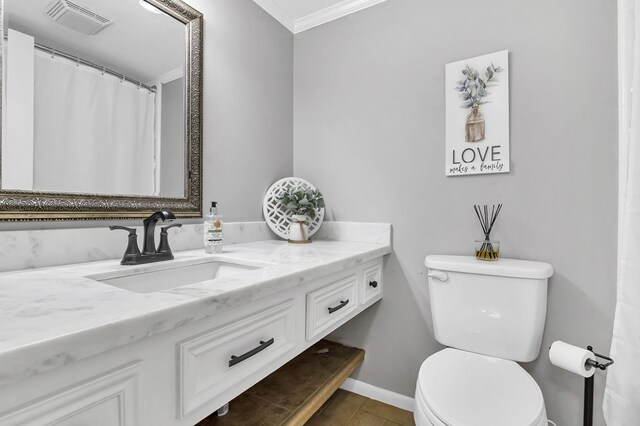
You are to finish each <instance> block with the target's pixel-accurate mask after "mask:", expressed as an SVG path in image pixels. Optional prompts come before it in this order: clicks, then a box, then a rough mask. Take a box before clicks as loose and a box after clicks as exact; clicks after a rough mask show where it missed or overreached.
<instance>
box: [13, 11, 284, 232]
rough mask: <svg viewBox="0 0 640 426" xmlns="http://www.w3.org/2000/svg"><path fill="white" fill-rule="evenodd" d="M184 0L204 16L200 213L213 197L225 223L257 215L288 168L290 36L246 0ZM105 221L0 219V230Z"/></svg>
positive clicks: (101, 223) (258, 217) (102, 224)
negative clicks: (201, 205) (1, 220)
mask: <svg viewBox="0 0 640 426" xmlns="http://www.w3.org/2000/svg"><path fill="white" fill-rule="evenodd" d="M186 1H187V3H189V4H190V5H192V6H193V7H195V8H196V9H198V10H199V11H200V12H202V13H203V15H204V70H203V71H204V74H203V75H204V92H203V103H204V114H203V121H204V123H203V124H204V131H203V144H204V161H203V166H204V176H203V203H204V206H205V211H208V206H209V205H210V201H211V200H216V201H218V202H219V203H220V204H219V205H220V212H221V214H222V215H224V217H225V220H227V221H234V222H240V221H250V220H262V198H263V197H264V194H265V192H266V191H267V189H268V187H269V185H271V183H273V182H274V181H276V180H278V179H280V178H282V177H285V176H291V174H292V169H293V159H292V158H293V87H292V80H293V35H292V34H291V33H290V32H289V31H288V30H286V29H285V28H284V27H283V26H282V25H280V24H279V23H278V22H277V21H275V20H274V19H273V18H272V17H271V16H270V15H268V14H267V13H266V12H265V11H264V10H262V9H261V8H260V7H259V6H258V5H256V4H255V3H254V2H253V1H252V0H186ZM138 222H139V221H137V220H136V221H123V222H122V223H123V224H133V223H136V224H137V223H138ZM183 222H184V223H189V222H192V223H193V222H199V221H198V220H183ZM112 223H114V221H108V224H112ZM105 226H107V222H104V221H97V222H88V221H87V222H83V221H72V222H64V223H63V222H31V223H29V222H25V223H0V231H2V230H17V229H55V228H58V229H59V228H88V227H105ZM61 244H62V245H64V244H65V241H61ZM69 244H73V243H72V242H69Z"/></svg>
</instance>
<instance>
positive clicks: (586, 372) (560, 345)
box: [549, 340, 596, 377]
mask: <svg viewBox="0 0 640 426" xmlns="http://www.w3.org/2000/svg"><path fill="white" fill-rule="evenodd" d="M549 359H550V360H551V364H553V365H555V366H556V367H560V368H563V369H565V370H567V371H571V372H572V373H575V374H579V375H581V376H582V377H591V376H593V373H595V371H596V369H595V368H594V367H592V366H590V365H587V360H588V359H596V357H595V355H594V354H593V352H591V351H588V350H586V349H582V348H579V347H577V346H573V345H570V344H568V343H565V342H562V341H560V340H556V341H555V342H553V343H552V344H551V348H550V349H549Z"/></svg>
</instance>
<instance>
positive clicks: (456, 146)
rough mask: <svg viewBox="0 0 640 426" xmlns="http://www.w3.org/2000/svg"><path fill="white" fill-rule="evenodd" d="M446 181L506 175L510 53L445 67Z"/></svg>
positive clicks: (494, 54) (492, 54) (485, 56)
mask: <svg viewBox="0 0 640 426" xmlns="http://www.w3.org/2000/svg"><path fill="white" fill-rule="evenodd" d="M445 75H446V86H447V87H446V140H447V142H446V143H447V148H446V153H447V158H446V174H447V176H464V175H475V174H488V173H508V172H509V52H508V51H507V50H504V51H501V52H496V53H490V54H488V55H483V56H477V57H475V58H471V59H465V60H463V61H458V62H453V63H450V64H447V65H446V67H445Z"/></svg>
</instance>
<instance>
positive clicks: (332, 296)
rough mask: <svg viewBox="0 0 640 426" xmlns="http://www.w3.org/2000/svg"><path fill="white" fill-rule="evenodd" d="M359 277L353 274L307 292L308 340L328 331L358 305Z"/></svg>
mask: <svg viewBox="0 0 640 426" xmlns="http://www.w3.org/2000/svg"><path fill="white" fill-rule="evenodd" d="M357 295H358V277H357V275H355V274H354V275H351V276H348V277H346V278H343V279H341V280H339V281H336V282H335V283H333V284H329V285H327V286H324V287H322V288H320V289H318V290H315V291H313V292H311V293H309V294H307V340H313V339H314V338H315V337H317V336H319V335H320V334H322V333H324V332H326V331H327V330H328V329H330V328H331V327H332V326H334V325H335V324H337V323H339V322H340V321H341V320H342V319H343V318H344V317H346V316H347V315H349V314H350V313H351V312H352V311H354V310H355V309H356V308H357V307H358V300H357Z"/></svg>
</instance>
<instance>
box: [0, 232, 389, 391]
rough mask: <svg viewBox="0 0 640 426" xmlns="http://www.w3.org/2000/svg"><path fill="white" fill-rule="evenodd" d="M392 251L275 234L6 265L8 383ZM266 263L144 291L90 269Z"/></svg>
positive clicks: (3, 302) (3, 312) (0, 301)
mask: <svg viewBox="0 0 640 426" xmlns="http://www.w3.org/2000/svg"><path fill="white" fill-rule="evenodd" d="M390 252H391V246H390V242H348V241H314V242H313V244H308V245H293V244H287V243H286V242H284V241H276V240H267V241H257V242H250V243H245V244H235V245H229V246H225V248H224V252H223V253H222V254H218V255H207V254H205V253H204V251H203V250H201V249H200V250H191V251H183V252H179V253H176V254H175V255H176V258H175V259H174V260H172V261H168V262H158V263H154V264H149V265H141V266H121V265H120V264H119V260H108V261H100V262H91V263H83V264H75V265H68V266H59V267H49V268H41V269H31V270H26V271H15V272H5V273H1V274H0V324H2V326H1V327H0V386H1V385H4V384H7V383H10V382H13V381H16V380H20V379H23V378H26V377H29V376H31V375H34V374H38V373H40V372H43V371H47V370H50V369H53V368H56V367H59V366H63V365H67V364H70V363H72V362H74V361H77V360H79V359H83V358H86V357H89V356H92V355H95V354H98V353H101V352H104V351H107V350H109V349H112V348H115V347H119V346H122V345H126V344H129V343H132V342H135V341H137V340H140V339H143V338H145V337H149V336H152V335H154V334H158V333H162V332H165V331H168V330H172V329H175V328H178V327H182V326H185V325H187V324H190V323H192V322H194V321H198V320H201V319H203V318H206V317H210V316H213V315H216V314H218V313H220V312H223V311H225V310H228V309H230V308H233V307H236V306H239V305H242V304H244V303H248V302H251V301H254V300H257V299H260V298H263V297H265V296H268V295H270V294H274V293H277V292H280V291H283V290H286V289H288V288H292V287H295V286H297V285H301V284H303V283H306V282H308V281H310V280H313V279H315V278H318V277H321V276H325V275H328V274H331V273H333V272H338V271H340V270H343V269H345V268H348V267H351V266H354V265H357V264H359V263H363V262H366V261H368V260H371V259H374V258H376V257H380V256H383V255H385V254H388V253H390ZM212 258H213V259H219V260H229V261H232V262H238V263H259V264H260V265H261V266H262V267H261V268H260V269H255V270H248V271H246V272H242V273H238V274H236V275H232V276H229V277H226V278H218V279H215V280H209V281H203V282H199V283H195V284H190V285H186V286H183V287H179V288H175V289H171V290H165V291H159V292H153V293H134V292H130V291H127V290H123V289H120V288H117V287H113V286H111V285H108V284H104V283H101V282H99V281H96V280H94V279H91V278H88V277H91V276H93V275H100V276H108V275H118V274H120V275H122V273H123V272H126V273H127V274H132V273H136V272H140V271H145V270H158V269H163V268H164V269H166V268H173V267H176V266H179V265H186V264H190V263H198V262H202V259H212Z"/></svg>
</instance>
